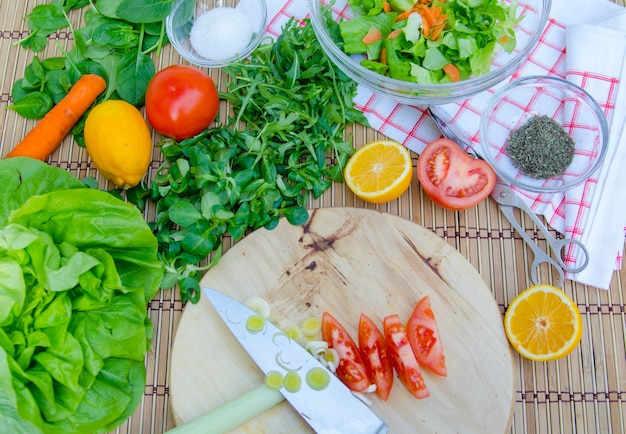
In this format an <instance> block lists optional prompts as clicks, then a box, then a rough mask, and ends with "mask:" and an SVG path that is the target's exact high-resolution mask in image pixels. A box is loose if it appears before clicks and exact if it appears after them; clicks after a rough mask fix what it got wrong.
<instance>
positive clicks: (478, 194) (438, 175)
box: [417, 139, 496, 210]
mask: <svg viewBox="0 0 626 434" xmlns="http://www.w3.org/2000/svg"><path fill="white" fill-rule="evenodd" d="M417 178H418V179H419V181H420V183H421V184H422V188H423V189H424V192H426V194H427V195H428V197H430V199H431V200H432V201H433V202H435V203H436V204H438V205H440V206H442V207H444V208H447V209H451V210H461V209H467V208H471V207H473V206H474V205H476V204H478V203H480V202H481V201H483V200H484V199H485V198H486V197H487V196H489V195H490V194H491V192H492V191H493V189H494V187H495V186H496V173H495V172H494V171H493V168H492V167H491V166H490V165H489V164H488V163H486V162H485V161H483V160H480V159H478V158H473V157H471V156H470V155H468V154H467V153H466V152H465V151H464V150H463V149H461V148H460V147H459V145H457V144H456V143H455V142H453V141H452V140H450V139H437V140H434V141H432V142H430V143H429V144H428V145H426V148H424V151H423V152H422V153H421V154H420V156H419V158H418V159H417Z"/></svg>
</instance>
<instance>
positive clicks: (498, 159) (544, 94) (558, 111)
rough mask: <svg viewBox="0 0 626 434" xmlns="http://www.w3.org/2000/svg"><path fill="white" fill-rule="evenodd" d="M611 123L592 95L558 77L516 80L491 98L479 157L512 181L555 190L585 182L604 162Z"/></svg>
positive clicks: (539, 190)
mask: <svg viewBox="0 0 626 434" xmlns="http://www.w3.org/2000/svg"><path fill="white" fill-rule="evenodd" d="M608 137H609V132H608V125H607V121H606V118H605V117H604V113H603V111H602V109H601V108H600V106H599V105H598V103H597V102H596V101H595V100H594V99H593V97H592V96H591V95H589V94H588V93H587V92H585V91H584V90H583V89H582V88H580V87H579V86H577V85H575V84H573V83H571V82H569V81H567V80H564V79H561V78H559V77H555V76H529V77H524V78H520V79H517V80H513V81H512V82H511V83H508V84H507V85H505V86H503V87H501V88H500V89H499V90H498V91H497V92H495V93H494V95H493V96H492V97H491V98H490V99H489V101H488V102H487V104H486V105H485V108H484V110H483V113H482V116H481V122H480V143H481V156H482V157H483V158H484V159H485V160H486V161H487V162H488V163H489V164H490V165H491V166H492V167H493V169H494V170H495V171H496V173H497V174H498V175H499V176H500V178H502V179H503V180H505V181H506V182H508V183H509V184H511V185H514V186H516V187H518V188H520V189H522V190H525V191H530V192H536V193H554V192H563V191H566V190H569V189H571V188H573V187H575V186H577V185H580V184H582V183H583V182H584V181H585V180H587V179H588V178H589V177H590V176H591V175H593V174H594V173H595V172H596V171H597V170H598V168H599V167H600V166H601V164H602V162H603V161H604V158H605V156H606V151H607V143H608Z"/></svg>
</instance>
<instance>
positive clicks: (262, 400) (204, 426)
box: [168, 384, 284, 434]
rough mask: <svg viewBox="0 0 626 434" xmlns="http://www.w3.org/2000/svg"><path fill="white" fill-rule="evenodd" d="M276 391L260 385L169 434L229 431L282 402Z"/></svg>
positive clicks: (214, 433) (208, 433) (207, 433)
mask: <svg viewBox="0 0 626 434" xmlns="http://www.w3.org/2000/svg"><path fill="white" fill-rule="evenodd" d="M283 399H284V398H283V395H281V393H280V392H279V391H277V390H274V389H271V388H269V387H267V386H266V385H265V384H262V385H261V386H259V387H256V388H254V389H252V390H250V391H249V392H247V393H245V394H243V395H241V396H240V397H238V398H236V399H234V400H232V401H230V402H227V403H226V404H223V405H221V406H219V407H216V408H214V409H212V410H210V411H209V412H208V413H205V414H203V415H202V416H200V417H197V418H196V419H193V420H191V421H189V422H187V423H186V424H183V425H180V426H178V427H176V428H174V429H172V430H170V431H168V433H170V434H218V433H224V432H226V431H230V430H232V429H234V428H236V427H238V426H239V425H241V424H243V423H244V422H246V421H248V420H250V419H252V418H254V417H256V416H258V415H259V414H261V413H264V412H265V411H267V410H269V409H270V408H272V407H274V406H275V405H276V404H278V403H279V402H281V401H282V400H283Z"/></svg>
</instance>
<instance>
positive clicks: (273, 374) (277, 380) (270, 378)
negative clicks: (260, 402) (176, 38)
mask: <svg viewBox="0 0 626 434" xmlns="http://www.w3.org/2000/svg"><path fill="white" fill-rule="evenodd" d="M265 384H266V385H267V387H269V388H270V389H274V390H279V389H280V388H281V387H283V374H281V373H280V372H278V371H270V372H268V373H267V374H266V375H265Z"/></svg>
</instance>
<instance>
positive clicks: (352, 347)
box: [322, 312, 370, 392]
mask: <svg viewBox="0 0 626 434" xmlns="http://www.w3.org/2000/svg"><path fill="white" fill-rule="evenodd" d="M322 339H324V340H325V341H326V342H328V346H329V347H331V348H333V349H334V350H335V351H337V354H338V355H339V366H337V371H336V374H337V377H339V379H340V380H341V381H342V382H343V384H345V385H346V386H348V388H349V389H350V390H353V391H355V392H363V391H365V389H367V388H368V387H369V385H370V380H369V378H368V376H367V369H366V368H365V365H364V364H363V359H361V354H360V353H359V348H358V347H357V346H356V343H355V342H354V340H353V339H352V337H351V336H350V334H348V332H347V331H346V329H345V328H343V326H342V325H341V324H340V323H339V321H337V320H336V319H335V317H333V316H332V315H331V314H329V313H328V312H324V313H323V314H322Z"/></svg>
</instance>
